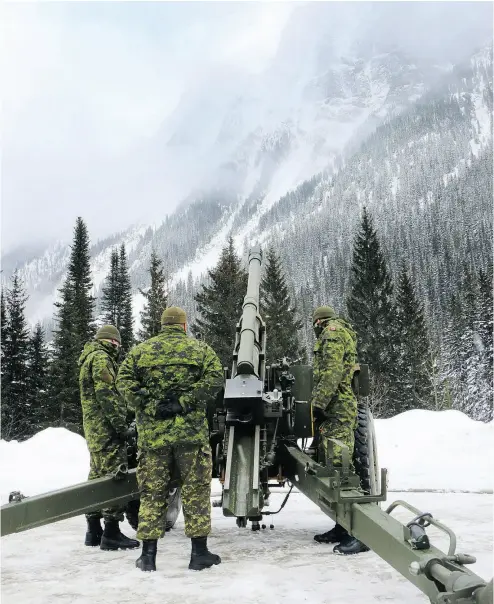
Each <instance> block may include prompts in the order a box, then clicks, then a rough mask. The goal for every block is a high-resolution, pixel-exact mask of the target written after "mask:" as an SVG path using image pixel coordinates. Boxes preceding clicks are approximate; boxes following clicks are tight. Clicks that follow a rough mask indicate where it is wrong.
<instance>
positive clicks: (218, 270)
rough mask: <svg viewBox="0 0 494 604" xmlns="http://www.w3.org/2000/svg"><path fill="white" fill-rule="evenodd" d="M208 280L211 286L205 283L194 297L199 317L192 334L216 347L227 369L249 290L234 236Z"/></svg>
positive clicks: (210, 271)
mask: <svg viewBox="0 0 494 604" xmlns="http://www.w3.org/2000/svg"><path fill="white" fill-rule="evenodd" d="M208 277H209V281H210V284H209V285H206V284H204V285H203V286H202V289H201V291H200V292H198V293H197V294H196V296H195V298H194V299H195V301H196V303H197V311H198V313H199V314H200V318H198V319H197V320H196V323H195V325H194V327H193V330H192V331H193V333H194V334H196V335H199V336H200V337H201V338H202V339H203V340H204V341H205V342H207V343H208V344H209V345H210V346H211V347H212V348H213V350H214V351H215V352H216V354H217V355H218V356H219V358H220V360H221V363H222V365H223V367H228V366H230V364H231V358H232V352H233V347H234V344H235V331H236V325H237V322H238V320H239V318H240V313H241V312H242V304H243V300H244V297H245V292H246V291H247V273H246V271H245V270H243V269H242V268H241V265H240V258H239V257H238V256H237V254H236V252H235V248H234V244H233V237H231V236H230V238H229V239H228V244H227V245H226V246H225V247H224V248H223V250H222V252H221V255H220V259H219V261H218V264H217V265H216V266H215V268H214V269H212V270H208Z"/></svg>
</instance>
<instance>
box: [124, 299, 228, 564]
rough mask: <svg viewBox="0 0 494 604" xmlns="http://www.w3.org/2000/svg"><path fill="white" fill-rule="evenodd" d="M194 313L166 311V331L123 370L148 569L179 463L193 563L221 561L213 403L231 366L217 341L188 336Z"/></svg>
mask: <svg viewBox="0 0 494 604" xmlns="http://www.w3.org/2000/svg"><path fill="white" fill-rule="evenodd" d="M186 320H187V319H186V314H185V311H184V310H182V309H181V308H178V307H175V306H172V307H170V308H167V309H166V310H165V311H163V314H162V317H161V326H162V328H161V332H160V333H159V334H158V335H157V336H155V337H153V338H150V339H149V340H147V341H145V342H143V343H142V344H139V345H138V346H135V347H134V348H133V349H132V350H131V351H130V353H129V354H128V355H127V358H126V359H125V361H124V362H123V363H122V365H121V367H120V370H119V373H118V377H117V387H118V389H119V391H120V392H122V393H123V394H124V396H125V399H126V401H127V403H128V405H129V407H130V408H132V409H133V410H134V411H135V414H136V424H137V434H138V447H139V462H138V466H137V482H138V485H139V491H140V495H141V506H140V510H139V526H138V530H137V536H138V538H139V539H142V540H143V545H142V554H141V556H140V557H139V558H138V560H137V561H136V566H137V568H140V569H141V570H142V571H154V570H156V550H157V542H158V539H159V538H160V537H161V536H162V534H163V532H164V527H165V522H166V498H167V494H168V488H169V484H170V478H171V474H172V471H173V468H174V467H176V468H177V469H178V471H179V473H180V482H181V486H182V502H183V511H184V520H185V534H186V535H187V536H188V537H190V538H191V542H192V553H191V558H190V564H189V568H190V569H192V570H202V569H204V568H208V567H210V566H212V565H213V564H220V562H221V559H220V557H219V556H217V555H215V554H212V553H211V552H209V551H208V548H207V536H208V535H209V533H210V531H211V499H210V495H211V474H212V456H211V448H210V445H209V430H208V423H207V416H206V409H207V403H208V401H209V400H211V399H212V398H213V397H215V396H216V394H217V393H218V392H219V390H220V389H221V387H222V386H223V372H222V368H221V363H220V360H219V358H218V357H217V355H216V353H215V352H214V351H213V350H212V348H210V347H209V346H208V345H207V344H206V343H205V342H200V341H197V340H193V339H191V338H189V337H187V333H186Z"/></svg>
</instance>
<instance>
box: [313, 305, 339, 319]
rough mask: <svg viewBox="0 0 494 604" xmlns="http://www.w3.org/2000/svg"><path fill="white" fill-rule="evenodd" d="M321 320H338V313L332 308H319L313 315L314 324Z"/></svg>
mask: <svg viewBox="0 0 494 604" xmlns="http://www.w3.org/2000/svg"><path fill="white" fill-rule="evenodd" d="M320 319H336V313H335V311H334V309H333V308H332V307H331V306H319V307H318V308H316V310H315V311H314V313H313V314H312V323H315V322H316V321H317V320H320Z"/></svg>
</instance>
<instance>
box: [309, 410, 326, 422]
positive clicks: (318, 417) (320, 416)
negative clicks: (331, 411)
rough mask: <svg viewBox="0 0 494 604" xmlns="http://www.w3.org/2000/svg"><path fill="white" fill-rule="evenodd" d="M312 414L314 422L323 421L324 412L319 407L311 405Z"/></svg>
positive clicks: (324, 417)
mask: <svg viewBox="0 0 494 604" xmlns="http://www.w3.org/2000/svg"><path fill="white" fill-rule="evenodd" d="M312 414H313V416H314V419H315V420H316V422H323V421H324V420H325V419H326V413H325V412H324V411H323V410H322V409H321V408H320V407H315V406H313V407H312Z"/></svg>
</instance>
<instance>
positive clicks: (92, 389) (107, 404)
mask: <svg viewBox="0 0 494 604" xmlns="http://www.w3.org/2000/svg"><path fill="white" fill-rule="evenodd" d="M114 357H115V352H114V347H113V346H112V345H111V344H107V343H105V342H97V341H93V342H88V343H87V344H86V345H85V346H84V350H83V351H82V354H81V356H80V357H79V366H80V373H79V389H80V393H81V404H82V420H83V425H84V435H85V437H86V441H87V445H88V448H89V450H90V451H101V450H103V449H105V448H106V447H107V446H108V445H109V444H110V443H112V442H116V440H117V434H119V433H122V432H124V431H125V430H126V429H127V409H126V407H125V403H124V400H123V398H122V397H121V396H120V395H119V393H118V392H117V390H116V387H115V378H116V376H117V370H118V367H117V363H116V361H115V358H114Z"/></svg>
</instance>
